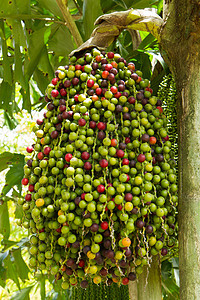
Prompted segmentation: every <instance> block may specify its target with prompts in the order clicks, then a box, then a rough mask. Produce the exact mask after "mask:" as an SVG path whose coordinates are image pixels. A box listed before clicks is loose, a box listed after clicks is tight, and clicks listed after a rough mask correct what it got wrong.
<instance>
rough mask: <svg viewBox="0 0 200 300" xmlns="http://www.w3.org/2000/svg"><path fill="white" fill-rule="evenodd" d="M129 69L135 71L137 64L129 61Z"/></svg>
mask: <svg viewBox="0 0 200 300" xmlns="http://www.w3.org/2000/svg"><path fill="white" fill-rule="evenodd" d="M128 69H129V70H133V71H134V70H135V64H134V63H132V62H130V63H128Z"/></svg>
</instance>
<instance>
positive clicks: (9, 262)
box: [4, 255, 20, 289]
mask: <svg viewBox="0 0 200 300" xmlns="http://www.w3.org/2000/svg"><path fill="white" fill-rule="evenodd" d="M4 267H5V268H6V270H7V274H6V277H7V279H11V280H13V281H14V282H15V283H16V285H17V287H18V289H20V283H19V278H18V274H17V269H16V265H15V264H14V263H13V259H12V257H11V255H8V256H7V257H6V259H5V260H4Z"/></svg>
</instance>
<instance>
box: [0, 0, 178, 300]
mask: <svg viewBox="0 0 200 300" xmlns="http://www.w3.org/2000/svg"><path fill="white" fill-rule="evenodd" d="M60 2H62V1H55V0H38V1H37V0H23V1H22V0H15V1H8V0H5V1H2V3H1V9H0V49H1V50H0V136H1V141H0V172H1V173H0V185H1V186H0V188H1V195H0V205H1V206H0V251H1V252H0V299H15V300H16V299H23V300H26V299H29V298H31V299H67V298H68V297H70V291H67V292H62V291H61V290H60V289H59V284H58V283H56V284H54V278H53V277H52V278H47V276H46V275H43V276H42V275H41V274H36V275H34V274H33V273H32V271H31V270H30V269H29V267H28V253H27V248H26V245H27V243H28V238H27V236H28V230H24V229H22V228H21V227H20V226H18V224H20V223H21V222H23V219H22V209H21V207H20V206H19V205H18V204H17V201H18V199H19V198H20V197H23V196H24V192H23V189H22V186H21V179H22V178H23V165H24V162H25V156H24V155H25V148H26V146H28V145H30V144H32V143H33V140H32V139H33V136H32V134H31V128H32V126H33V124H34V120H36V118H37V117H38V115H39V116H40V117H42V114H43V108H44V107H45V102H44V100H43V98H44V95H45V89H46V87H47V85H48V83H49V82H50V81H51V79H52V78H53V74H54V70H56V68H57V67H58V66H60V65H65V64H67V63H68V54H69V53H70V52H71V51H72V50H74V49H75V48H76V47H77V46H78V45H77V44H76V42H75V41H76V35H77V34H76V32H75V31H74V30H73V28H75V27H73V26H74V25H75V24H76V26H77V28H78V32H79V35H80V39H81V40H82V41H83V42H84V41H86V40H87V39H88V38H89V37H90V34H91V32H92V30H93V29H94V21H95V20H96V18H97V17H98V16H100V15H102V14H106V13H111V12H114V11H121V10H127V9H129V8H133V9H144V8H145V9H152V10H156V11H157V13H158V14H160V15H161V16H162V3H163V1H162V0H157V1H156V0H134V1H133V0H95V1H94V0H69V1H65V9H66V8H67V12H68V15H67V17H66V15H65V14H63V11H62V10H60V8H59V6H58V3H60ZM70 17H71V18H70ZM71 19H72V20H71ZM70 20H71V21H70ZM69 22H71V23H72V25H73V26H72V29H71V31H70V30H69V29H68V27H67V26H66V24H69ZM140 37H141V42H140V44H139V47H138V48H137V49H136V50H135V49H133V43H132V42H133V41H132V35H131V33H130V32H128V31H126V30H125V31H123V32H122V33H121V34H120V36H119V37H118V39H117V40H116V41H115V43H113V44H112V45H111V46H110V47H109V49H108V50H113V51H116V52H119V53H120V54H121V55H122V56H123V57H124V58H125V59H127V60H131V61H133V62H134V63H135V64H136V68H137V69H140V70H141V71H142V72H143V77H144V78H148V79H151V82H152V88H153V90H154V93H156V92H157V90H158V86H159V84H160V82H161V81H162V79H163V77H164V76H165V75H166V74H168V73H169V69H168V67H167V65H166V64H165V62H164V61H163V59H162V56H161V54H160V52H159V47H158V42H157V40H156V39H155V38H154V37H153V36H152V35H151V34H150V33H146V32H140ZM162 284H163V297H164V299H178V293H179V287H178V285H179V276H178V259H173V260H172V261H165V262H164V263H163V265H162Z"/></svg>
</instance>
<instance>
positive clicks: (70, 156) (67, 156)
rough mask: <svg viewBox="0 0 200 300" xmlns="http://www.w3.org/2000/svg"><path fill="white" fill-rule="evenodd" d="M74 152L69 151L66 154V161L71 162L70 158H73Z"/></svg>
mask: <svg viewBox="0 0 200 300" xmlns="http://www.w3.org/2000/svg"><path fill="white" fill-rule="evenodd" d="M72 157H73V156H72V154H71V153H67V154H66V155H65V160H66V161H68V162H70V160H71V159H72Z"/></svg>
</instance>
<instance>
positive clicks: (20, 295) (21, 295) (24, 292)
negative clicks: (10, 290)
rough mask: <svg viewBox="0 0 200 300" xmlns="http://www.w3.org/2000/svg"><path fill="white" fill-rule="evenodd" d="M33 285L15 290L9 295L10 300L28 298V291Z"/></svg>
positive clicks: (25, 299)
mask: <svg viewBox="0 0 200 300" xmlns="http://www.w3.org/2000/svg"><path fill="white" fill-rule="evenodd" d="M33 286H34V285H30V286H28V287H26V288H24V289H21V290H20V291H18V292H15V293H14V294H13V295H12V296H11V298H10V300H29V299H30V297H29V294H30V291H31V289H32V288H33Z"/></svg>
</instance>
